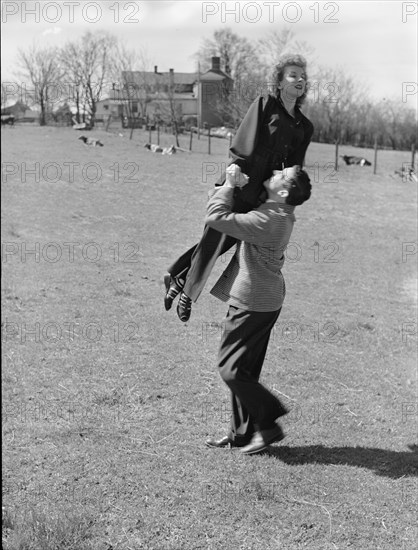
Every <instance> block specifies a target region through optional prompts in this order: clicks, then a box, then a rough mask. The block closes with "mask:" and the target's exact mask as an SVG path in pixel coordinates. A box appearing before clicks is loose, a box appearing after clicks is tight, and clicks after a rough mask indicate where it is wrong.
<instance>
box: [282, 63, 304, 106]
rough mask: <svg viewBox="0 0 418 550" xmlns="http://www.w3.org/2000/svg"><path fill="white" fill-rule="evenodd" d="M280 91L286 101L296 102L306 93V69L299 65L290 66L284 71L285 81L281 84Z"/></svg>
mask: <svg viewBox="0 0 418 550" xmlns="http://www.w3.org/2000/svg"><path fill="white" fill-rule="evenodd" d="M279 89H280V90H281V94H282V96H284V98H285V99H292V100H296V99H297V98H298V97H300V96H301V95H303V94H304V93H305V91H306V73H305V69H303V68H302V67H298V66H297V65H288V66H287V67H285V69H284V73H283V79H282V80H281V81H280V82H279Z"/></svg>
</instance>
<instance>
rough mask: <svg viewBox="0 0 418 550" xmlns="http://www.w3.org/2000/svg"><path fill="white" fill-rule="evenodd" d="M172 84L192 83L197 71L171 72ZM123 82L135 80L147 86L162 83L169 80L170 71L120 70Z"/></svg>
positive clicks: (194, 80) (196, 76)
mask: <svg viewBox="0 0 418 550" xmlns="http://www.w3.org/2000/svg"><path fill="white" fill-rule="evenodd" d="M173 77H174V84H194V83H195V82H196V81H197V80H198V73H176V72H175V71H174V72H173ZM122 78H123V81H124V82H135V83H138V84H143V83H144V82H146V83H147V84H148V85H149V86H153V85H156V84H164V83H167V82H168V81H169V78H170V73H169V72H165V73H159V72H158V73H156V72H151V71H122Z"/></svg>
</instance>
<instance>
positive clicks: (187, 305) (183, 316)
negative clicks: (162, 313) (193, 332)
mask: <svg viewBox="0 0 418 550" xmlns="http://www.w3.org/2000/svg"><path fill="white" fill-rule="evenodd" d="M191 313H192V300H191V299H190V298H189V297H188V296H187V294H184V292H182V293H181V294H180V299H179V303H178V304H177V315H178V316H179V319H180V321H182V322H183V323H186V322H187V321H188V320H189V319H190V315H191Z"/></svg>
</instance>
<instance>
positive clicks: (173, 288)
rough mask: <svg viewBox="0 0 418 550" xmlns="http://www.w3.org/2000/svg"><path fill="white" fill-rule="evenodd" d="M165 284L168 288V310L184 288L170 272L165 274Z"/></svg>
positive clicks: (166, 296)
mask: <svg viewBox="0 0 418 550" xmlns="http://www.w3.org/2000/svg"><path fill="white" fill-rule="evenodd" d="M164 284H165V288H166V293H165V296H164V307H165V309H166V311H168V310H169V309H171V306H172V305H173V301H174V299H175V298H176V296H177V295H178V294H180V292H181V290H182V288H183V287H182V286H180V285H179V283H178V282H177V280H176V279H173V278H172V277H171V275H170V274H169V273H167V275H164Z"/></svg>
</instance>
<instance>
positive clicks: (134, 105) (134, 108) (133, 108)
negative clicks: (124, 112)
mask: <svg viewBox="0 0 418 550" xmlns="http://www.w3.org/2000/svg"><path fill="white" fill-rule="evenodd" d="M132 112H133V113H137V112H138V102H137V101H132Z"/></svg>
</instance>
